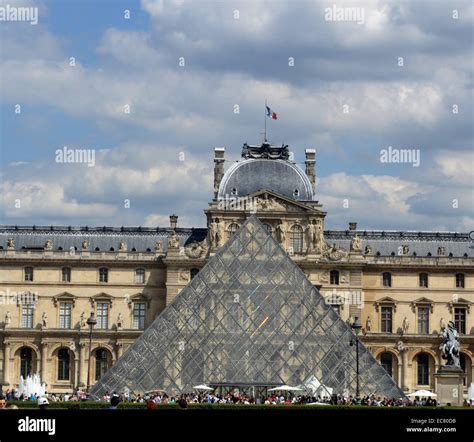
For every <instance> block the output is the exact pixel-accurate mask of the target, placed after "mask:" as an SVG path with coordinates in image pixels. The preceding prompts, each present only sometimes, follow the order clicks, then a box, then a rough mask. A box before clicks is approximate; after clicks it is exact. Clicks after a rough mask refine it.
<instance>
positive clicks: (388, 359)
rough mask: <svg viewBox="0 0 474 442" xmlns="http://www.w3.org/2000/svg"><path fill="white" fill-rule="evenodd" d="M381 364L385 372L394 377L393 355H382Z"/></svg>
mask: <svg viewBox="0 0 474 442" xmlns="http://www.w3.org/2000/svg"><path fill="white" fill-rule="evenodd" d="M380 364H381V365H382V367H383V368H384V369H385V371H386V372H387V373H388V374H389V375H390V376H392V355H391V354H390V353H382V356H380Z"/></svg>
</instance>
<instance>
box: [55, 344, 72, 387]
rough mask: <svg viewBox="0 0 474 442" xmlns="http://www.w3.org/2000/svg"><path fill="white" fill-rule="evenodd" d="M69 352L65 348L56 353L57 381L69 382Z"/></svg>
mask: <svg viewBox="0 0 474 442" xmlns="http://www.w3.org/2000/svg"><path fill="white" fill-rule="evenodd" d="M69 365H70V358H69V350H68V349H67V348H61V349H60V350H59V351H58V380H59V381H67V380H69Z"/></svg>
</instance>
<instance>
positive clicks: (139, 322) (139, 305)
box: [133, 302, 145, 330]
mask: <svg viewBox="0 0 474 442" xmlns="http://www.w3.org/2000/svg"><path fill="white" fill-rule="evenodd" d="M133 328H135V329H137V330H144V329H145V303H144V302H136V303H135V304H134V305H133Z"/></svg>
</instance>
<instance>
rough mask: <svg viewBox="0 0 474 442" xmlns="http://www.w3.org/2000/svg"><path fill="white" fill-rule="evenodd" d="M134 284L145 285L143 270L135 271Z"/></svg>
mask: <svg viewBox="0 0 474 442" xmlns="http://www.w3.org/2000/svg"><path fill="white" fill-rule="evenodd" d="M135 283H136V284H144V283H145V269H137V270H135Z"/></svg>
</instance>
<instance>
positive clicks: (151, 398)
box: [0, 389, 474, 409]
mask: <svg viewBox="0 0 474 442" xmlns="http://www.w3.org/2000/svg"><path fill="white" fill-rule="evenodd" d="M88 399H89V397H88V394H87V392H86V391H85V390H83V389H77V390H75V391H74V393H72V394H68V393H65V394H60V395H56V394H54V393H52V394H50V395H48V394H46V395H44V396H41V397H40V396H37V395H34V394H33V395H31V396H29V397H25V396H24V395H18V394H17V392H16V391H15V390H14V389H12V390H7V391H6V393H3V392H0V409H1V408H17V407H16V405H14V404H11V405H10V406H9V405H8V402H10V401H18V400H20V401H37V402H38V405H39V407H40V408H47V407H48V405H49V403H50V402H56V401H64V402H68V401H86V400H88ZM101 400H102V401H103V402H104V403H109V404H110V406H109V408H117V406H118V404H119V403H120V402H134V403H145V404H146V407H147V408H148V409H155V408H157V407H158V406H160V405H175V404H176V405H179V406H180V407H181V408H187V406H188V404H234V405H237V404H240V405H253V404H259V405H341V406H352V405H362V406H375V407H420V406H426V407H436V406H437V405H438V403H437V401H436V399H433V398H423V397H415V398H413V399H407V398H404V399H395V398H392V399H389V398H384V397H379V396H375V395H371V396H362V397H355V396H343V395H335V394H334V395H332V396H322V397H321V396H311V395H291V394H288V393H287V394H278V393H276V392H275V393H272V394H269V395H267V396H266V397H260V398H257V399H255V398H253V397H252V396H249V395H247V394H243V393H238V392H235V391H234V392H232V393H227V394H224V395H221V394H216V393H213V392H206V393H203V392H194V393H187V394H184V393H183V394H179V395H168V394H167V393H165V392H162V391H156V392H150V393H147V394H143V395H142V394H134V393H129V394H117V393H115V392H112V393H109V392H106V393H105V394H104V396H103V397H102V398H101ZM464 406H467V407H469V406H471V407H474V401H470V402H469V401H467V400H465V401H464Z"/></svg>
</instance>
